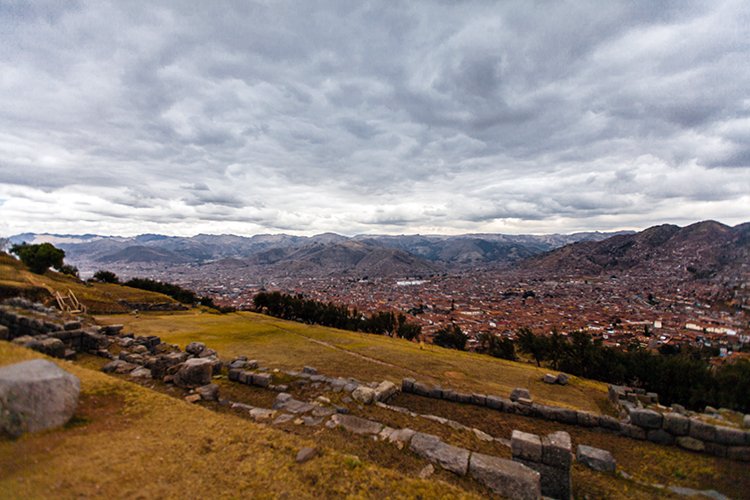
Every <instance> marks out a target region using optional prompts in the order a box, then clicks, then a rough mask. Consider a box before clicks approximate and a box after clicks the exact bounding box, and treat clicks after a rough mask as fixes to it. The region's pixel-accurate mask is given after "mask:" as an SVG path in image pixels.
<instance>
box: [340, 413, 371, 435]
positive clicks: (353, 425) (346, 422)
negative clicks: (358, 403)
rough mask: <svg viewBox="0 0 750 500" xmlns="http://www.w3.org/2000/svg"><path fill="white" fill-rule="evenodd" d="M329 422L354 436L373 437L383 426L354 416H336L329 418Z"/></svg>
mask: <svg viewBox="0 0 750 500" xmlns="http://www.w3.org/2000/svg"><path fill="white" fill-rule="evenodd" d="M331 420H332V421H333V422H334V423H336V425H337V426H339V427H343V428H344V429H346V430H347V431H349V432H353V433H354V434H372V435H375V434H378V433H380V431H381V430H383V424H381V423H379V422H373V421H372V420H367V419H365V418H360V417H355V416H354V415H341V414H336V415H334V416H332V417H331Z"/></svg>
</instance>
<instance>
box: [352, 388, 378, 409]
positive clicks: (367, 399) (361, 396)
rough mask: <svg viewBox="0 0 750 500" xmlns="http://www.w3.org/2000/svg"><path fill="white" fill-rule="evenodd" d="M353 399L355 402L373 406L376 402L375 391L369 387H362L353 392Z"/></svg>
mask: <svg viewBox="0 0 750 500" xmlns="http://www.w3.org/2000/svg"><path fill="white" fill-rule="evenodd" d="M352 397H353V398H354V400H355V401H359V402H360V403H364V404H366V405H369V404H371V403H372V402H373V401H375V389H371V388H369V387H367V386H364V385H360V386H358V387H357V388H356V389H354V391H353V392H352Z"/></svg>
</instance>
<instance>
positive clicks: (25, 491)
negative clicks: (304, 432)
mask: <svg viewBox="0 0 750 500" xmlns="http://www.w3.org/2000/svg"><path fill="white" fill-rule="evenodd" d="M37 357H41V356H40V355H39V354H37V353H33V352H31V351H28V350H26V349H23V348H20V347H16V346H13V345H10V344H7V343H0V365H5V364H8V363H12V362H17V361H22V360H25V359H30V358H37ZM58 363H59V364H60V365H61V366H63V367H64V368H65V369H66V370H69V371H70V372H72V373H74V374H75V375H77V376H78V377H79V378H80V379H81V383H82V397H81V404H80V407H79V409H78V411H77V413H76V417H74V421H73V422H72V423H71V424H69V425H68V426H66V427H65V428H63V429H57V430H51V431H46V432H41V433H36V434H28V435H25V436H23V437H21V438H20V439H18V440H15V441H12V440H7V439H0V497H2V498H80V497H103V498H107V497H109V498H126V497H127V498H198V497H216V498H227V497H231V498H238V497H253V498H278V497H285V498H321V497H324V498H339V497H352V498H363V497H368V498H385V497H389V498H415V497H422V498H470V497H471V496H472V495H471V494H470V493H467V492H466V491H463V490H461V489H460V488H458V487H456V486H454V485H451V484H447V483H444V482H441V481H436V480H434V479H433V480H431V481H425V480H418V479H414V478H410V477H406V476H404V475H402V474H399V473H398V472H396V471H393V470H388V469H384V468H382V467H378V466H376V465H373V464H370V463H367V462H364V461H362V460H359V459H356V458H353V457H351V456H347V455H343V454H341V453H338V452H336V451H333V450H329V449H323V450H322V455H321V456H319V457H317V458H314V459H313V460H311V461H310V462H307V463H305V464H302V465H300V464H297V463H296V462H295V456H296V453H297V451H298V450H299V449H300V448H302V447H304V446H314V443H313V442H312V441H310V440H307V439H304V438H300V437H297V436H294V435H290V434H286V433H284V432H281V431H278V430H275V429H272V428H269V427H265V426H261V425H258V424H253V423H251V422H248V421H247V420H244V419H240V418H238V417H235V416H232V415H228V414H220V413H215V412H212V411H210V410H208V409H206V408H203V407H200V406H194V405H190V404H188V403H185V402H183V401H181V400H177V399H174V398H171V397H169V396H166V395H164V394H160V393H157V392H154V391H150V390H148V389H145V388H143V387H140V386H138V385H135V384H132V383H129V382H125V381H122V380H119V379H117V378H114V377H110V376H107V375H104V374H101V373H98V372H95V371H92V370H89V369H86V368H82V367H79V366H76V365H74V364H70V363H65V362H58Z"/></svg>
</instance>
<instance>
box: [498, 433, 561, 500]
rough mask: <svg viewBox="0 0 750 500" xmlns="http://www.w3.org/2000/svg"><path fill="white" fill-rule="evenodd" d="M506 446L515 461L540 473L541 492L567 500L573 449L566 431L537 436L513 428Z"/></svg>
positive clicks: (547, 495) (546, 495)
mask: <svg viewBox="0 0 750 500" xmlns="http://www.w3.org/2000/svg"><path fill="white" fill-rule="evenodd" d="M510 449H511V452H512V454H513V460H514V461H515V462H519V463H522V464H523V465H525V466H526V467H528V468H530V469H532V470H535V471H537V472H538V473H539V474H540V476H541V477H540V479H541V487H542V495H544V496H545V497H550V498H557V499H560V500H569V499H570V498H571V494H572V489H573V488H572V482H571V476H570V467H571V465H572V464H573V450H572V444H571V441H570V435H569V434H568V433H567V432H553V433H552V434H548V435H547V436H542V437H539V436H537V435H536V434H529V433H527V432H521V431H518V430H514V431H513V434H512V435H511V439H510Z"/></svg>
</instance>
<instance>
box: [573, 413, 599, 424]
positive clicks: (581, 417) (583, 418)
mask: <svg viewBox="0 0 750 500" xmlns="http://www.w3.org/2000/svg"><path fill="white" fill-rule="evenodd" d="M576 419H577V421H578V425H580V426H581V427H596V426H597V425H599V415H595V414H593V413H589V412H587V411H577V412H576Z"/></svg>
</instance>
